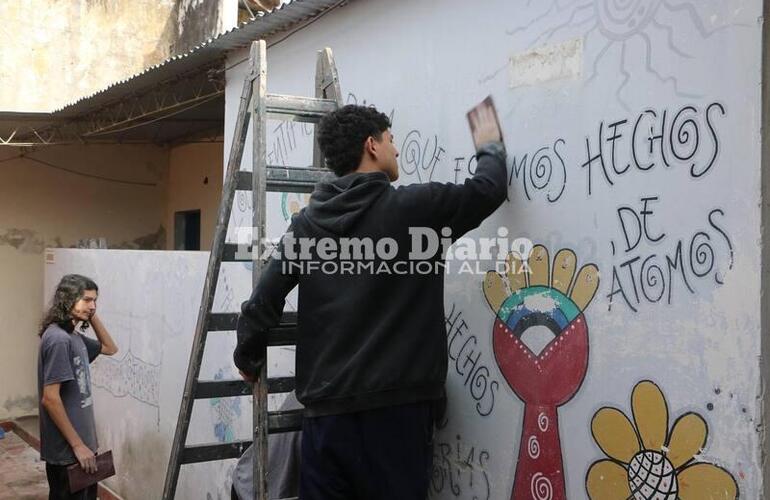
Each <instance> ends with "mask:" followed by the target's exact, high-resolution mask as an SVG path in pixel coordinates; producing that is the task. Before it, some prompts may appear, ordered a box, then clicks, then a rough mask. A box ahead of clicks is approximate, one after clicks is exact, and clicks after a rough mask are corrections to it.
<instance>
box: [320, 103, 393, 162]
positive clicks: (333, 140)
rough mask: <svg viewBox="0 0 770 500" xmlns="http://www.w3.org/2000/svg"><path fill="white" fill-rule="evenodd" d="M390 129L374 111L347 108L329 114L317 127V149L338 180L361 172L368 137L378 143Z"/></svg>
mask: <svg viewBox="0 0 770 500" xmlns="http://www.w3.org/2000/svg"><path fill="white" fill-rule="evenodd" d="M389 128H390V119H389V118H388V116H387V115H385V114H384V113H380V112H379V111H377V109H376V108H374V107H369V106H356V105H354V104H348V105H347V106H343V107H341V108H340V109H338V110H336V111H333V112H332V113H329V114H328V115H326V116H324V117H323V118H322V119H321V122H320V123H319V124H318V147H319V148H321V153H323V155H324V157H325V158H326V166H327V167H329V168H330V169H331V170H332V171H334V173H335V174H337V175H338V176H343V175H345V174H348V173H350V172H352V171H353V170H355V169H357V168H358V165H359V164H360V163H361V157H362V156H363V154H364V142H366V139H368V138H369V137H374V138H375V139H377V140H378V141H379V140H381V139H382V133H383V132H385V131H386V130H388V129H389Z"/></svg>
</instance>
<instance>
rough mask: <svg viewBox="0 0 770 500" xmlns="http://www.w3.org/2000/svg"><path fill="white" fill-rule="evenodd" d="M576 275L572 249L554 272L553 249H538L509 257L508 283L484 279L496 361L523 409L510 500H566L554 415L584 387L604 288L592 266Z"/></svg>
mask: <svg viewBox="0 0 770 500" xmlns="http://www.w3.org/2000/svg"><path fill="white" fill-rule="evenodd" d="M522 255H524V258H523V259H522ZM576 269H577V257H576V256H575V253H574V252H573V251H572V250H569V249H562V250H560V251H559V252H558V253H557V254H556V256H555V257H554V259H553V269H550V259H549V256H548V250H547V249H546V248H545V247H544V246H542V245H536V246H534V247H532V249H531V251H530V252H518V253H517V252H514V253H511V254H510V255H509V256H508V258H507V259H506V276H505V277H503V276H501V275H500V274H498V273H496V272H494V271H489V272H488V273H487V275H486V277H485V279H484V285H483V287H484V295H485V296H486V299H487V302H488V303H489V306H490V307H491V308H492V311H494V313H495V322H494V327H493V328H494V329H493V334H492V339H493V349H494V354H495V360H496V361H497V365H498V367H499V368H500V371H501V372H502V374H503V376H504V377H505V380H506V381H507V382H508V385H510V387H511V389H513V391H514V392H515V393H516V395H517V396H518V397H519V398H520V399H521V400H522V401H523V402H524V404H525V407H524V423H523V428H522V433H521V440H520V441H519V442H520V443H521V444H520V446H519V458H518V462H517V465H516V475H515V478H514V483H513V491H512V493H511V499H512V500H519V499H529V498H531V499H534V500H555V499H556V500H561V499H564V498H566V491H565V484H564V467H563V464H562V455H561V441H560V438H559V422H558V417H557V413H556V409H557V408H558V407H559V406H561V405H563V404H565V403H566V402H567V401H569V400H570V399H572V397H573V396H574V395H575V394H576V393H577V392H578V389H579V388H580V386H581V385H582V383H583V379H584V377H585V374H586V369H587V368H588V325H587V324H586V320H585V317H584V315H583V311H584V310H585V309H586V307H588V304H589V303H590V302H591V300H592V299H593V297H594V295H595V294H596V290H597V288H598V286H599V269H598V268H597V267H596V266H595V265H594V264H586V265H584V266H583V267H582V268H581V269H580V271H578V272H577V273H576V272H575V271H576ZM544 330H545V332H550V333H547V334H546V339H545V340H546V341H547V342H541V343H544V344H545V345H544V347H542V349H537V348H536V347H534V342H533V340H534V338H533V337H532V332H541V333H542V332H543V331H544ZM551 334H552V336H551ZM533 349H534V350H533ZM536 351H537V352H536Z"/></svg>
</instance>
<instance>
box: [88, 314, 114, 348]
mask: <svg viewBox="0 0 770 500" xmlns="http://www.w3.org/2000/svg"><path fill="white" fill-rule="evenodd" d="M91 326H93V327H94V333H96V338H97V339H99V342H101V344H102V354H106V355H108V356H112V355H113V354H115V353H116V352H118V346H117V344H115V341H114V340H112V336H111V335H110V332H109V331H107V328H106V327H105V326H104V323H102V320H101V319H99V316H97V315H95V314H94V316H93V317H92V318H91Z"/></svg>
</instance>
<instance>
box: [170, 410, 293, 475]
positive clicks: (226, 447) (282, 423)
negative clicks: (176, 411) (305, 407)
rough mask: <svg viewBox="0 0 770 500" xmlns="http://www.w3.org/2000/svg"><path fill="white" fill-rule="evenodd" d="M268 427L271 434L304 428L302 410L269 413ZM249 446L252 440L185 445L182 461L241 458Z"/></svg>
mask: <svg viewBox="0 0 770 500" xmlns="http://www.w3.org/2000/svg"><path fill="white" fill-rule="evenodd" d="M267 428H268V433H269V434H277V433H280V432H293V431H299V430H302V410H290V411H277V412H270V413H268V414H267ZM249 446H251V441H233V442H232V443H215V444H196V445H190V446H185V447H184V449H183V450H182V454H181V455H182V456H181V460H180V462H181V463H183V464H196V463H200V462H213V461H215V460H226V459H228V458H239V457H240V456H241V455H243V452H244V451H245V450H246V448H248V447H249Z"/></svg>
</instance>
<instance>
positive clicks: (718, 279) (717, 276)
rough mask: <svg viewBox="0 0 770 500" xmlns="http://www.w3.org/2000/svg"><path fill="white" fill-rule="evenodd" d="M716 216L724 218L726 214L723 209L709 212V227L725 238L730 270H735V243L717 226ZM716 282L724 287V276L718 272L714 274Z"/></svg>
mask: <svg viewBox="0 0 770 500" xmlns="http://www.w3.org/2000/svg"><path fill="white" fill-rule="evenodd" d="M714 214H719V215H721V216H723V217H724V215H725V212H724V211H723V210H722V209H719V208H715V209H714V210H712V211H711V212H709V217H708V218H709V225H710V226H711V227H712V228H714V230H715V231H716V232H718V233H719V234H720V235H721V236H722V238H724V240H725V243H726V244H727V249H728V251H729V252H730V264H729V265H728V267H727V268H728V269H732V268H733V264H734V263H735V254H734V252H733V243H732V241H730V237H729V236H727V233H726V232H725V231H724V230H723V229H722V228H721V227H719V226H717V225H716V223H715V222H714ZM714 280H715V281H716V282H717V283H719V284H720V285H723V284H724V282H723V281H722V275H721V274H720V273H719V272H718V271H717V272H715V273H714Z"/></svg>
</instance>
